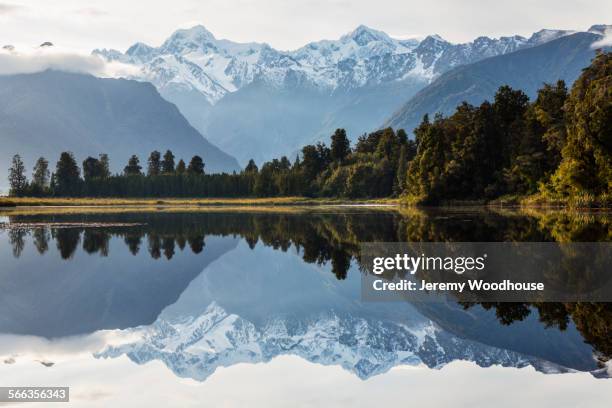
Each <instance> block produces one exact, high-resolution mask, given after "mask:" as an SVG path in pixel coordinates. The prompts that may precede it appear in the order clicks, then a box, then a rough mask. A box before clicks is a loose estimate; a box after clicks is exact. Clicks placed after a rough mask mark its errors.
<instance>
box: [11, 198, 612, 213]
mask: <svg viewBox="0 0 612 408" xmlns="http://www.w3.org/2000/svg"><path fill="white" fill-rule="evenodd" d="M207 207H208V208H215V207H216V208H261V207H267V208H270V207H272V208H274V207H276V208H280V207H303V208H309V207H310V208H314V207H341V208H342V207H343V208H416V209H418V208H422V209H426V208H432V209H436V208H437V209H445V208H446V209H449V208H455V209H461V208H482V209H486V208H490V209H508V210H511V209H517V210H520V209H525V210H527V209H539V210H553V211H555V210H557V211H558V210H561V211H563V210H572V211H594V212H598V211H603V212H607V211H610V210H612V208H610V207H589V206H584V207H577V206H572V205H567V204H566V205H560V203H558V202H557V203H554V204H553V203H550V204H549V205H546V204H545V203H542V202H537V203H536V202H531V203H528V204H527V203H525V202H524V201H521V200H509V201H505V200H493V201H490V202H485V201H483V200H453V201H449V202H444V203H441V204H438V205H419V204H414V203H406V201H404V200H402V199H401V198H378V199H346V198H309V197H257V198H91V197H83V198H61V197H47V198H39V197H5V196H4V197H0V211H2V210H5V211H6V210H11V209H28V208H31V209H35V208H45V209H54V208H57V209H69V208H81V209H96V208H109V209H110V208H117V209H146V208H148V209H151V210H154V209H181V208H183V209H197V208H207Z"/></svg>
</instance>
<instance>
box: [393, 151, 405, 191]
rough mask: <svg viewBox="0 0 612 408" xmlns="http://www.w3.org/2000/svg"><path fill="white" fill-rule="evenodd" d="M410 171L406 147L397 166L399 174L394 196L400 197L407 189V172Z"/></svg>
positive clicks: (394, 186) (396, 179)
mask: <svg viewBox="0 0 612 408" xmlns="http://www.w3.org/2000/svg"><path fill="white" fill-rule="evenodd" d="M407 171H408V157H407V149H406V146H405V145H404V146H402V148H401V151H400V156H399V162H398V165H397V173H396V176H395V183H394V185H393V194H394V195H395V196H399V195H400V194H402V192H403V191H404V189H405V188H406V172H407Z"/></svg>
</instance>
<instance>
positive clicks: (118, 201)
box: [0, 197, 399, 208]
mask: <svg viewBox="0 0 612 408" xmlns="http://www.w3.org/2000/svg"><path fill="white" fill-rule="evenodd" d="M398 203H399V199H397V198H395V199H394V198H379V199H362V200H346V199H342V198H308V197H252V198H248V197H247V198H186V199H182V198H92V197H0V207H8V208H10V207H18V206H19V207H40V206H50V207H77V206H84V207H87V206H97V207H214V206H236V207H245V206H250V207H265V206H270V207H277V206H300V207H307V206H321V205H395V204H398Z"/></svg>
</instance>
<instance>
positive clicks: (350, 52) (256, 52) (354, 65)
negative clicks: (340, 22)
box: [94, 25, 570, 104]
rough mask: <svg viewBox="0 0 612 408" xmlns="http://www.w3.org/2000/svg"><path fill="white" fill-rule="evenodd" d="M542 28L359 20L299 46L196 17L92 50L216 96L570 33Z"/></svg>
mask: <svg viewBox="0 0 612 408" xmlns="http://www.w3.org/2000/svg"><path fill="white" fill-rule="evenodd" d="M569 33H570V32H569V31H563V30H542V31H539V32H537V33H535V34H533V35H532V36H531V38H529V39H527V38H524V37H521V36H513V37H501V38H499V39H491V38H488V37H479V38H477V39H476V40H474V41H473V42H471V43H465V44H451V43H450V42H447V41H445V40H443V39H442V38H440V37H439V36H437V35H431V36H428V37H426V38H425V39H423V40H422V41H416V40H397V39H393V38H391V37H389V36H388V35H387V34H385V33H384V32H382V31H377V30H374V29H371V28H368V27H366V26H363V25H362V26H359V27H357V28H356V29H355V30H354V31H352V32H351V33H348V34H346V35H344V36H342V37H341V38H340V39H339V40H334V41H330V40H323V41H318V42H312V43H309V44H307V45H305V46H304V47H302V48H300V49H298V50H295V51H288V52H283V51H278V50H275V49H274V48H272V47H270V46H269V45H267V44H260V43H235V42H232V41H229V40H218V39H216V38H215V36H214V35H213V34H212V33H211V32H210V31H208V30H207V29H206V28H205V27H203V26H201V25H198V26H195V27H192V28H190V29H181V30H177V31H176V32H174V33H173V34H172V35H171V36H170V37H169V38H168V39H167V40H166V41H165V42H164V43H163V44H162V45H161V46H159V47H152V46H149V45H147V44H143V43H136V44H134V45H133V46H131V47H130V48H129V49H128V50H127V51H126V52H125V53H121V52H120V51H117V50H112V49H111V50H107V49H102V50H95V51H94V54H97V55H100V56H103V57H104V58H106V59H108V60H118V61H122V62H125V63H130V64H134V65H138V66H139V67H141V74H140V75H139V76H138V78H139V79H142V80H147V81H150V82H152V83H153V84H155V85H156V86H157V87H158V88H159V89H160V90H163V89H164V88H166V87H185V88H187V89H193V90H197V91H198V92H201V93H202V94H203V95H205V96H206V98H207V100H208V101H209V102H210V103H211V104H215V103H216V102H218V101H219V100H220V99H221V98H223V96H225V95H226V94H227V93H231V92H235V91H237V90H238V89H240V88H242V87H243V86H245V85H248V84H250V83H252V82H253V81H256V80H263V81H265V82H266V83H268V84H270V85H275V86H282V85H283V84H284V83H286V81H287V80H288V78H290V77H292V76H295V77H298V78H300V79H301V80H302V81H304V82H307V83H309V84H312V85H313V86H315V87H317V88H319V89H322V90H327V91H333V90H336V89H338V88H351V87H363V86H365V85H371V84H376V83H382V82H386V81H393V80H398V79H402V78H404V77H406V76H410V75H413V76H417V77H421V78H424V79H426V80H431V79H433V78H434V77H435V76H436V75H438V74H440V73H442V72H445V71H447V70H448V69H450V68H453V67H455V66H457V65H463V64H466V63H470V62H474V61H477V60H480V59H483V58H487V57H491V56H495V55H499V54H505V53H508V52H513V51H516V50H518V49H521V48H525V47H531V46H534V45H538V44H541V43H543V42H546V41H550V40H552V39H555V38H558V37H561V36H564V35H567V34H569Z"/></svg>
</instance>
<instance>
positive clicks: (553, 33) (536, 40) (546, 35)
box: [529, 29, 574, 45]
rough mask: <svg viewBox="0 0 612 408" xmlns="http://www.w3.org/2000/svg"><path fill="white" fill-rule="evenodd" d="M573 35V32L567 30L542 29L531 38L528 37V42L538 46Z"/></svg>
mask: <svg viewBox="0 0 612 408" xmlns="http://www.w3.org/2000/svg"><path fill="white" fill-rule="evenodd" d="M573 33H574V31H569V30H550V29H543V30H540V31H537V32H535V33H533V34H532V35H531V37H529V42H530V43H532V44H536V45H539V44H543V43H545V42H548V41H552V40H556V39H557V38H559V37H563V36H566V35H569V34H573Z"/></svg>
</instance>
